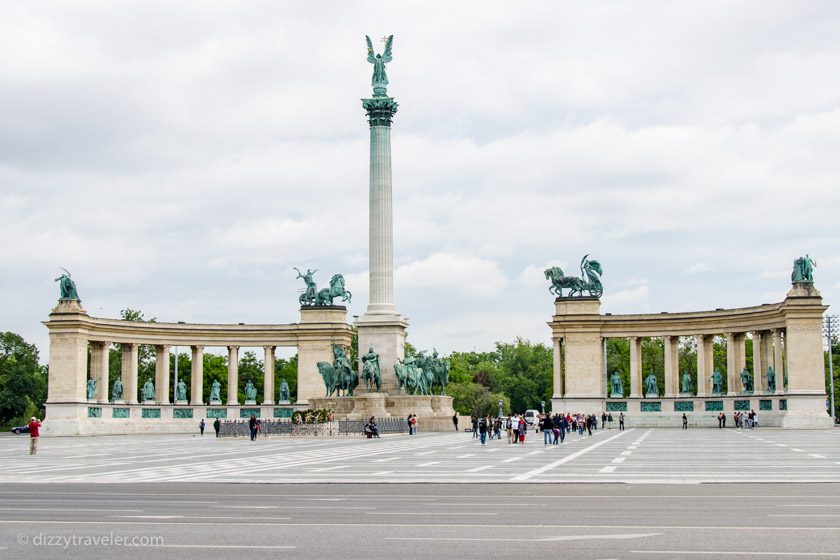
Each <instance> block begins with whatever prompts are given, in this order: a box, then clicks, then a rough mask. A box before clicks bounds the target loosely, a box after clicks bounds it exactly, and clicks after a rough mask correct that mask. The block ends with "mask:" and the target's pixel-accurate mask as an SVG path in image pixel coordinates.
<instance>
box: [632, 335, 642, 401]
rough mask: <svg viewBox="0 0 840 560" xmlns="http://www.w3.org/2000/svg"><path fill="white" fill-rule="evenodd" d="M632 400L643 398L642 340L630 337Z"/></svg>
mask: <svg viewBox="0 0 840 560" xmlns="http://www.w3.org/2000/svg"><path fill="white" fill-rule="evenodd" d="M630 398H631V399H640V398H642V339H641V337H638V336H631V337H630Z"/></svg>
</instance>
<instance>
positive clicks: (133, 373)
mask: <svg viewBox="0 0 840 560" xmlns="http://www.w3.org/2000/svg"><path fill="white" fill-rule="evenodd" d="M120 349H121V364H122V368H121V369H122V373H121V374H120V375H121V376H122V384H123V397H124V398H125V402H127V403H128V404H137V402H138V401H137V398H138V394H137V345H136V344H133V343H131V342H124V343H122V344H120Z"/></svg>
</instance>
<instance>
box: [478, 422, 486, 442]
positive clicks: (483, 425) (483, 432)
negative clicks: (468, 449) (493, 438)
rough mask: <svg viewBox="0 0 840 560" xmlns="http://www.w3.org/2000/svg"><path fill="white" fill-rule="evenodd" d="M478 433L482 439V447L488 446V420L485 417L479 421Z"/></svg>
mask: <svg viewBox="0 0 840 560" xmlns="http://www.w3.org/2000/svg"><path fill="white" fill-rule="evenodd" d="M478 433H479V437H480V438H481V445H487V419H486V418H484V417H482V418H481V420H479V421H478Z"/></svg>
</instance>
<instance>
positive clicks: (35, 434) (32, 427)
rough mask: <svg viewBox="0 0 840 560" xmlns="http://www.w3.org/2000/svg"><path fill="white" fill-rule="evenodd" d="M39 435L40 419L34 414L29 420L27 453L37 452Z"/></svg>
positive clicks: (34, 453)
mask: <svg viewBox="0 0 840 560" xmlns="http://www.w3.org/2000/svg"><path fill="white" fill-rule="evenodd" d="M39 437H41V421H40V420H38V419H37V418H35V417H34V416H33V417H32V418H30V420H29V454H30V455H36V454H37V453H38V438H39Z"/></svg>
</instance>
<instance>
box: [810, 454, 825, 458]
mask: <svg viewBox="0 0 840 560" xmlns="http://www.w3.org/2000/svg"><path fill="white" fill-rule="evenodd" d="M808 455H810V456H811V457H816V458H817V459H825V455H820V454H819V453H808Z"/></svg>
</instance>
